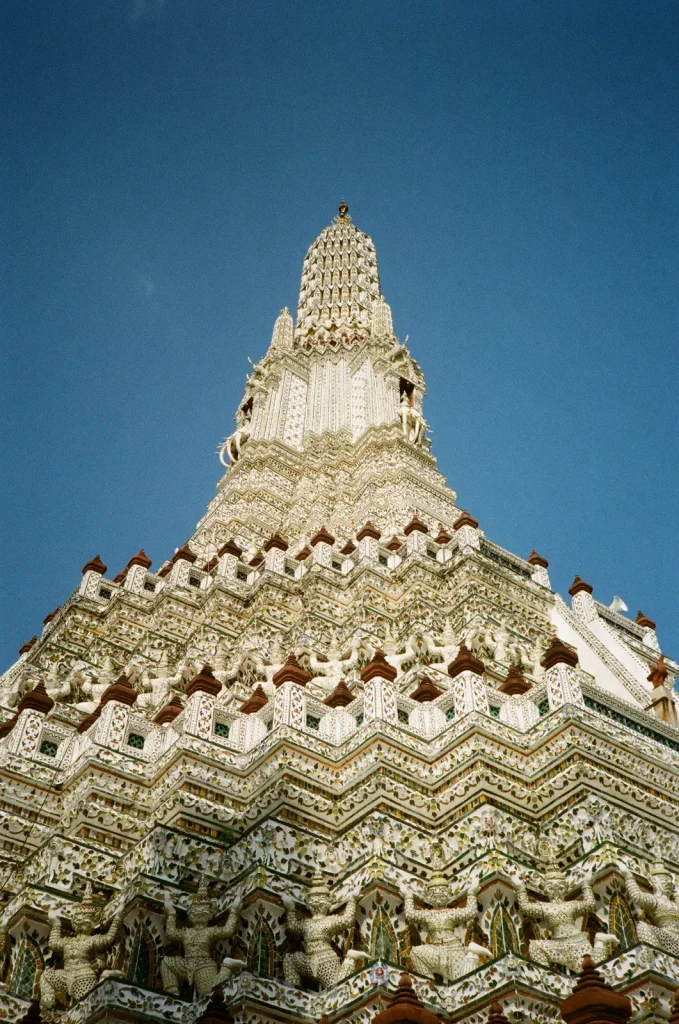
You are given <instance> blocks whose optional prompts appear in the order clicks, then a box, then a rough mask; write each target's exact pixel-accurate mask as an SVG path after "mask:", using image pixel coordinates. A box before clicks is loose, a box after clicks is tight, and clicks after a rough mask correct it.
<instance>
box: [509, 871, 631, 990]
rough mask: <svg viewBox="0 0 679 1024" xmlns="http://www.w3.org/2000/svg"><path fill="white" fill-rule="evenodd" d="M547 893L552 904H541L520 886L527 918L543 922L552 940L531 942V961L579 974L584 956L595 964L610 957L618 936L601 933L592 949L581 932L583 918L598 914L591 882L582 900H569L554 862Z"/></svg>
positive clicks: (521, 906)
mask: <svg viewBox="0 0 679 1024" xmlns="http://www.w3.org/2000/svg"><path fill="white" fill-rule="evenodd" d="M544 889H545V893H546V894H547V899H548V900H549V902H548V903H538V902H537V901H536V900H530V899H529V898H528V896H527V894H526V886H525V885H524V883H523V882H520V883H519V884H518V885H517V892H516V896H517V903H518V905H519V910H520V911H521V914H522V916H523V918H524V919H525V920H529V921H541V922H543V923H544V924H545V925H546V927H547V931H548V933H549V936H550V937H549V938H548V939H531V940H530V943H529V945H528V955H529V957H530V958H531V960H536V961H537V962H538V963H540V964H544V965H545V966H546V967H551V966H552V965H553V964H561V965H562V966H564V967H568V968H570V970H572V971H576V972H579V971H580V970H581V969H582V958H583V956H586V955H587V956H591V957H592V959H593V960H594V963H595V964H600V963H601V962H602V961H603V960H605V959H606V958H607V957H609V956H610V955H611V953H612V952H613V950H614V948H615V946H616V945H617V943H618V940H617V938H616V937H615V935H610V934H609V933H608V932H597V934H596V935H595V937H594V946H592V944H591V942H590V941H589V935H588V934H587V932H583V931H582V930H581V928H580V924H579V919H580V918H581V917H583V916H585V915H587V914H593V913H594V912H595V910H596V901H595V899H594V893H593V891H592V881H591V879H590V878H586V879H585V880H584V882H583V884H582V896H581V898H580V899H579V900H566V898H565V896H566V890H567V882H566V877H565V875H564V873H563V871H561V869H560V868H559V867H558V865H557V864H556V863H555V862H552V863H551V864H550V865H549V867H548V868H547V870H546V871H545V881H544Z"/></svg>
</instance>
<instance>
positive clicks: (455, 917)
mask: <svg viewBox="0 0 679 1024" xmlns="http://www.w3.org/2000/svg"><path fill="white" fill-rule="evenodd" d="M437 859H439V860H440V857H439V858H437V857H436V853H434V854H433V855H432V860H434V862H436V860H437ZM477 895H478V885H476V884H474V885H472V886H471V888H470V889H468V891H467V899H466V902H465V904H464V906H462V907H451V905H450V904H451V903H452V901H453V894H452V890H451V886H450V883H449V882H448V879H447V878H446V876H445V875H444V874H443V871H442V870H441V867H440V866H439V865H437V868H436V870H435V871H434V874H433V875H432V876H431V878H430V880H429V882H428V883H427V885H426V887H425V890H424V897H425V899H426V900H427V902H428V903H430V904H431V908H432V909H431V910H418V909H417V908H416V907H415V899H414V896H413V893H412V892H411V891H410V890H409V889H404V890H403V891H402V896H403V900H404V909H405V919H406V921H407V922H408V924H413V925H415V926H416V927H418V928H419V927H422V926H424V927H425V928H426V929H427V931H428V933H429V942H427V943H424V944H422V945H421V946H413V948H412V950H411V952H410V956H411V960H412V963H413V968H414V970H415V971H417V973H418V974H424V975H426V976H427V977H428V978H433V977H434V976H435V975H437V974H438V975H440V976H441V977H442V978H443V980H444V981H447V982H451V981H454V980H455V979H456V978H460V977H462V975H463V974H469V972H470V971H473V970H474V969H475V968H476V967H478V966H479V964H480V962H481V957H482V956H485V957H488V958H490V957H491V956H492V953H491V952H490V950H489V949H486V947H485V946H480V945H479V944H478V943H476V942H470V943H468V944H467V945H466V946H465V945H464V943H463V942H462V940H461V939H460V938H459V936H458V935H457V934H456V929H457V928H458V927H459V926H460V925H467V924H469V923H470V922H472V921H474V920H475V919H476V915H477V912H478V906H477Z"/></svg>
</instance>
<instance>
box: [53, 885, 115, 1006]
mask: <svg viewBox="0 0 679 1024" xmlns="http://www.w3.org/2000/svg"><path fill="white" fill-rule="evenodd" d="M101 916H102V908H101V907H100V906H98V905H97V904H95V903H93V902H92V885H91V883H90V882H88V883H87V885H86V886H85V894H84V896H83V900H82V903H79V904H78V905H77V906H75V907H74V908H73V910H72V911H71V912H70V920H71V924H72V925H73V931H74V932H75V935H67V936H63V935H62V934H61V919H60V917H59V915H58V914H50V916H49V921H50V924H51V926H52V927H51V931H50V934H49V939H48V944H49V948H50V949H51V950H52V952H53V953H61V954H62V955H63V958H64V966H63V968H61V969H57V968H55V967H46V968H45V970H44V972H43V974H42V977H41V978H40V1002H41V1003H42V1005H43V1006H44V1007H47V1008H48V1009H49V1008H51V1007H53V1006H54V1005H55V1002H56V995H57V993H58V992H59V993H61V992H63V993H65V994H67V995H69V996H70V997H71V1000H72V1001H73V1002H77V1001H78V1000H79V999H82V998H83V996H86V995H87V993H88V992H89V991H90V989H92V988H94V986H95V985H96V984H97V982H98V981H99V976H100V974H103V976H105V977H111V976H112V975H114V974H118V973H119V972H118V971H104V972H102V971H101V967H100V965H99V964H98V963H97V961H96V954H97V953H103V951H104V950H105V949H108V948H109V946H111V945H113V942H114V941H115V938H116V935H117V934H118V929H119V927H120V919H121V917H122V912H120V911H119V912H118V913H117V914H115V915H114V916H113V918H112V919H111V923H110V925H109V926H108V930H107V931H106V932H105V933H104V934H103V935H93V934H92V932H93V931H94V929H95V927H96V925H97V924H98V922H99V920H100V919H101Z"/></svg>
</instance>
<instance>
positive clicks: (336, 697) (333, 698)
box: [323, 679, 356, 708]
mask: <svg viewBox="0 0 679 1024" xmlns="http://www.w3.org/2000/svg"><path fill="white" fill-rule="evenodd" d="M355 699H356V698H355V697H354V695H353V693H352V692H351V690H350V689H349V687H348V686H347V684H346V682H345V681H344V679H340V681H339V683H338V684H337V686H336V687H335V689H334V690H333V691H332V693H330V694H329V695H328V696H327V697H326V699H325V700H324V701H323V703H324V704H327V706H328V707H329V708H345V707H346V706H347V704H351V702H352V700H355Z"/></svg>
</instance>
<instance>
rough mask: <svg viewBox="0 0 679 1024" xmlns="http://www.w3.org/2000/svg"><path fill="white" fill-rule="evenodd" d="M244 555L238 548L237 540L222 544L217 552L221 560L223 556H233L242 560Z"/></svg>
mask: <svg viewBox="0 0 679 1024" xmlns="http://www.w3.org/2000/svg"><path fill="white" fill-rule="evenodd" d="M242 554H243V551H242V549H241V548H239V547H238V545H237V544H236V542H235V540H227V542H226V544H222V546H221V548H220V549H219V551H218V552H217V555H218V557H219V558H221V557H222V555H233V556H234V558H240V556H241V555H242Z"/></svg>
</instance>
